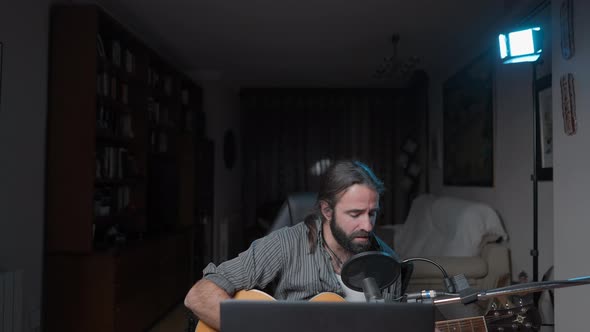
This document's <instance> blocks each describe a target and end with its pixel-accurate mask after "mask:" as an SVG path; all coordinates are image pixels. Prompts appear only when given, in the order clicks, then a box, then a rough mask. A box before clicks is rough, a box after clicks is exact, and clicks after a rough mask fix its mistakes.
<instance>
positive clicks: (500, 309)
mask: <svg viewBox="0 0 590 332" xmlns="http://www.w3.org/2000/svg"><path fill="white" fill-rule="evenodd" d="M233 299H234V300H250V301H276V300H275V298H273V297H272V296H270V295H268V294H266V293H265V292H262V291H259V290H256V289H252V290H242V291H239V292H237V293H236V294H235V295H234V297H233ZM504 300H505V299H502V301H504ZM309 301H310V302H346V300H345V299H344V298H343V297H342V296H340V295H338V294H335V293H330V292H325V293H320V294H318V295H316V296H314V297H313V298H311V299H310V300H309ZM518 303H519V304H518V305H514V304H513V303H512V302H510V301H506V302H502V303H499V300H494V302H493V305H492V309H491V310H489V311H488V313H487V314H486V315H485V316H478V317H469V318H461V319H453V320H445V321H438V322H436V323H435V325H436V328H437V329H438V330H439V331H441V332H451V331H461V332H488V331H511V330H512V331H538V329H539V326H540V324H539V323H538V322H537V321H536V319H535V318H536V317H535V315H534V314H533V315H532V316H531V313H537V315H538V312H536V311H535V309H534V306H533V305H532V303H524V302H522V301H519V302H518ZM488 328H489V330H488ZM195 332H217V330H215V329H213V328H211V327H210V326H209V325H207V324H206V323H205V322H203V321H199V323H198V324H197V327H196V329H195Z"/></svg>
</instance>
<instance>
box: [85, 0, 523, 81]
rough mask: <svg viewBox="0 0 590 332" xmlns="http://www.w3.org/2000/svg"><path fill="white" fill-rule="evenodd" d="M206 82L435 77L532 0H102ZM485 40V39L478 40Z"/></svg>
mask: <svg viewBox="0 0 590 332" xmlns="http://www.w3.org/2000/svg"><path fill="white" fill-rule="evenodd" d="M95 2H97V3H99V4H100V5H101V6H102V7H103V8H105V9H106V10H107V11H108V12H110V13H111V14H113V15H114V16H115V17H116V18H117V19H118V20H119V21H121V22H122V23H124V24H125V25H127V26H128V27H129V28H130V30H132V31H133V32H135V33H136V34H137V35H139V37H140V38H141V39H143V40H146V41H147V42H148V44H150V46H151V47H153V48H155V49H156V50H159V51H160V53H163V54H165V55H166V56H167V58H168V59H169V60H170V61H172V62H173V63H174V64H176V66H177V67H178V68H179V69H180V70H183V71H185V72H187V73H189V75H191V76H193V77H195V78H200V79H221V80H227V81H231V82H236V83H237V84H239V85H241V86H274V85H281V86H285V85H288V86H375V85H381V86H387V85H392V84H395V83H391V82H389V81H384V80H383V79H379V78H375V77H374V73H375V71H376V70H377V68H378V67H379V66H380V65H382V64H383V61H384V58H385V57H390V56H392V53H393V46H392V43H391V36H392V34H393V33H398V34H399V35H400V41H399V47H398V50H399V53H398V59H401V60H404V59H406V58H407V57H409V56H418V57H419V58H420V63H419V66H420V67H422V68H424V69H425V70H426V71H427V72H436V71H437V70H440V69H441V68H443V67H444V66H448V64H449V61H453V57H454V55H455V54H456V53H457V52H460V51H461V49H462V48H464V47H466V45H471V44H473V43H474V40H475V39H476V38H478V35H479V34H481V33H488V34H489V33H490V32H491V31H490V29H491V28H490V27H494V26H497V22H499V20H500V19H501V18H502V17H505V16H506V13H507V12H508V11H510V10H513V9H514V8H515V7H516V6H515V5H514V4H515V3H522V2H530V1H528V0H477V1H474V0H447V1H442V0H413V1H402V0H363V1H361V0H314V1H309V0H307V1H306V0H250V1H247V0H192V1H191V0H168V1H156V0H97V1H95ZM480 38H481V37H480Z"/></svg>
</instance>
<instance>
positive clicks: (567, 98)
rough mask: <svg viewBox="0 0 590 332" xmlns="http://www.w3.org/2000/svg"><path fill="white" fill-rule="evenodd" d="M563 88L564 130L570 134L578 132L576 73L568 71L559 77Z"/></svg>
mask: <svg viewBox="0 0 590 332" xmlns="http://www.w3.org/2000/svg"><path fill="white" fill-rule="evenodd" d="M559 85H560V88H561V111H562V114H563V130H564V131H565V133H566V134H567V135H568V136H572V135H575V134H576V130H577V127H578V122H577V120H576V93H575V88H574V75H573V74H572V73H567V74H564V75H562V76H561V78H560V79H559Z"/></svg>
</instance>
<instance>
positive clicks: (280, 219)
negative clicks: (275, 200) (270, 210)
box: [268, 192, 318, 233]
mask: <svg viewBox="0 0 590 332" xmlns="http://www.w3.org/2000/svg"><path fill="white" fill-rule="evenodd" d="M317 196H318V195H317V194H316V193H313V192H297V193H292V194H290V195H289V196H287V199H286V200H285V202H284V203H283V205H282V206H281V208H280V209H279V212H278V213H277V216H276V217H275V219H274V220H273V222H272V224H271V225H270V228H269V229H268V233H271V232H273V231H276V230H277V229H279V228H283V227H286V226H293V225H295V224H297V223H299V222H301V221H303V218H305V216H306V215H307V214H308V213H309V212H311V210H312V209H313V206H314V204H315V201H316V198H317Z"/></svg>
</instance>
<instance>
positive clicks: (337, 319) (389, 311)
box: [221, 300, 434, 332]
mask: <svg viewBox="0 0 590 332" xmlns="http://www.w3.org/2000/svg"><path fill="white" fill-rule="evenodd" d="M221 331H222V332H238V331H240V332H243V331H257V332H271V331H273V332H274V331H281V332H303V331H306V332H315V331H317V332H320V331H321V332H343V331H371V332H391V331H412V332H433V331H434V306H433V305H432V304H422V303H364V302H346V303H344V302H305V301H244V300H227V301H223V302H222V303H221Z"/></svg>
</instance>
